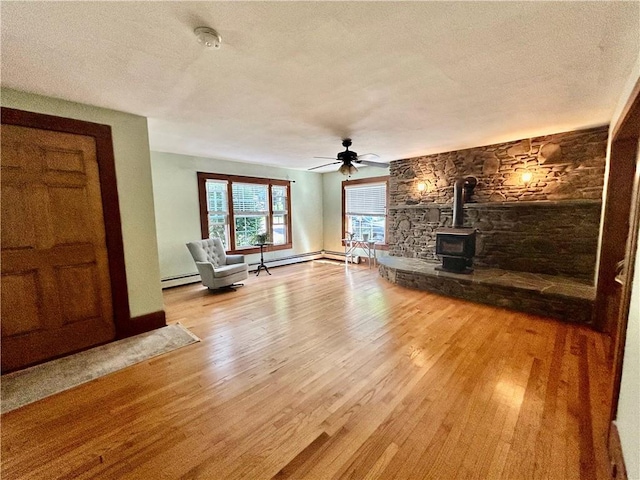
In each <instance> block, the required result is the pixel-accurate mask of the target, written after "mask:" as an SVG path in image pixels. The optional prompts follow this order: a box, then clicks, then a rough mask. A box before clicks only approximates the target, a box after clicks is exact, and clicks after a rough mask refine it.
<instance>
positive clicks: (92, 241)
mask: <svg viewBox="0 0 640 480" xmlns="http://www.w3.org/2000/svg"><path fill="white" fill-rule="evenodd" d="M1 165H2V220H1V222H2V296H3V311H2V368H3V370H13V369H16V368H20V367H22V366H25V365H29V364H32V363H36V362H40V361H43V360H46V359H48V358H53V357H57V356H60V355H63V354H65V353H69V352H72V351H75V350H80V349H83V348H87V347H90V346H92V345H96V344H99V343H104V342H106V341H109V340H112V339H113V338H114V336H115V329H114V323H113V306H112V302H111V298H112V295H111V284H110V276H109V261H108V255H107V247H106V240H105V228H104V217H103V210H102V197H101V192H100V179H99V171H98V163H97V157H96V145H95V140H94V138H92V137H90V136H84V135H76V134H70V133H61V132H54V131H47V130H40V129H35V128H27V127H21V126H15V125H3V126H2V163H1Z"/></svg>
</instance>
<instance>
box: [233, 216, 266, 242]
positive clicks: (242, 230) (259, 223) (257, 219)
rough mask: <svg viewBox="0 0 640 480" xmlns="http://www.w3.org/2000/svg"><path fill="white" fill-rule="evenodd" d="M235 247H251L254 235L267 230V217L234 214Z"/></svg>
mask: <svg viewBox="0 0 640 480" xmlns="http://www.w3.org/2000/svg"><path fill="white" fill-rule="evenodd" d="M235 220H236V248H244V247H251V246H252V245H253V244H254V243H255V236H256V235H257V234H259V233H263V232H266V231H267V217H266V216H258V215H236V216H235Z"/></svg>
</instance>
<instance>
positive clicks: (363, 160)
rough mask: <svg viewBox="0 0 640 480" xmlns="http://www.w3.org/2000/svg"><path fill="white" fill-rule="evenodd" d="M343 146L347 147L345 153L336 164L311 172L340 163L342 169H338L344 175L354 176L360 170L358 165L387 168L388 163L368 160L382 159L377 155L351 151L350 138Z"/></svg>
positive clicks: (339, 156) (337, 158)
mask: <svg viewBox="0 0 640 480" xmlns="http://www.w3.org/2000/svg"><path fill="white" fill-rule="evenodd" d="M342 146H343V147H345V151H344V152H340V153H338V155H337V157H336V158H335V160H336V161H335V162H331V163H325V164H324V165H319V166H317V167H313V168H310V169H309V170H315V169H317V168H322V167H326V166H328V165H336V164H338V163H341V164H342V165H340V168H338V171H339V172H340V173H341V174H343V175H353V174H354V173H356V172H357V171H358V169H357V168H356V165H368V166H370V167H381V168H386V167H387V164H386V163H382V162H371V161H369V160H368V159H373V158H380V157H379V156H378V155H376V154H375V153H364V154H362V155H358V154H357V153H356V152H354V151H351V150H349V147H350V146H351V139H350V138H345V139H344V140H342ZM313 158H330V159H332V160H334V157H313ZM354 164H355V165H354Z"/></svg>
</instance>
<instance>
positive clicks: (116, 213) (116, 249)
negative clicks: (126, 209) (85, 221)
mask: <svg viewBox="0 0 640 480" xmlns="http://www.w3.org/2000/svg"><path fill="white" fill-rule="evenodd" d="M1 122H2V124H3V125H5V124H6V125H16V126H20V127H27V128H37V129H40V130H50V131H54V132H63V133H71V134H76V135H84V136H88V137H93V139H94V140H95V143H96V159H97V162H98V172H99V178H100V195H101V197H102V210H103V217H104V218H103V220H104V227H105V236H106V246H107V255H108V258H109V276H110V282H111V298H112V303H113V323H114V326H115V330H116V338H122V337H125V336H129V335H130V332H129V331H130V330H131V327H130V325H129V324H130V321H131V312H130V310H129V292H128V290H127V275H126V269H125V263H124V244H123V242H122V223H121V220H120V204H119V203H118V188H117V181H116V168H115V157H114V154H113V141H112V136H111V126H109V125H101V124H99V123H91V122H86V121H83V120H75V119H71V118H64V117H56V116H53V115H45V114H41V113H34V112H27V111H24V110H17V109H14V108H6V107H2V109H1Z"/></svg>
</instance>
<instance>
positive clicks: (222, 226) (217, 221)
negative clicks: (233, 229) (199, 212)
mask: <svg viewBox="0 0 640 480" xmlns="http://www.w3.org/2000/svg"><path fill="white" fill-rule="evenodd" d="M209 238H219V239H220V240H222V244H223V245H224V248H225V249H228V248H229V235H228V229H227V216H226V215H218V214H209Z"/></svg>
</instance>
